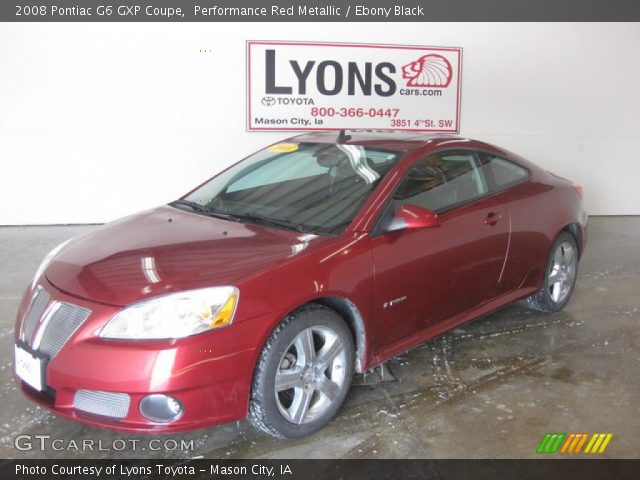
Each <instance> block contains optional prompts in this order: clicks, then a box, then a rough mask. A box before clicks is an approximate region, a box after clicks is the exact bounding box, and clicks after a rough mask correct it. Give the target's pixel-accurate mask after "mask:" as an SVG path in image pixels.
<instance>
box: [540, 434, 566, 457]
mask: <svg viewBox="0 0 640 480" xmlns="http://www.w3.org/2000/svg"><path fill="white" fill-rule="evenodd" d="M565 436H566V434H564V433H546V434H545V436H544V437H543V438H542V441H541V442H540V445H538V449H537V450H536V453H556V451H557V450H558V448H560V445H561V444H562V440H564V437H565Z"/></svg>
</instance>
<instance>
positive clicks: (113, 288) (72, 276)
mask: <svg viewBox="0 0 640 480" xmlns="http://www.w3.org/2000/svg"><path fill="white" fill-rule="evenodd" d="M331 240H332V238H331V237H318V236H316V235H311V234H304V233H297V232H294V231H288V230H283V229H278V228H269V227H263V226H259V225H252V224H245V223H237V222H232V221H227V220H222V219H217V218H212V217H207V216H203V215H198V214H195V213H192V212H187V211H183V210H179V209H177V208H173V207H169V206H164V207H159V208H156V209H153V210H149V211H146V212H142V213H139V214H136V215H132V216H130V217H126V218H124V219H121V220H118V221H115V222H112V223H109V224H106V225H104V226H102V227H99V228H97V229H96V230H94V231H92V232H90V233H88V234H86V235H83V236H81V237H78V238H75V239H73V240H72V241H71V242H69V244H67V245H66V246H65V247H64V248H63V249H62V251H61V252H60V253H59V254H58V255H57V256H56V257H55V259H54V261H53V262H52V263H51V264H50V265H49V266H48V267H47V269H46V270H45V277H46V278H47V280H48V281H49V282H51V284H53V285H54V286H55V287H56V288H59V289H60V290H62V291H64V292H66V293H69V294H71V295H75V296H78V297H82V298H85V299H88V300H92V301H96V302H100V303H106V304H110V305H118V306H122V305H128V304H131V303H133V302H136V301H140V300H143V299H145V298H149V297H154V296H158V295H162V294H166V293H171V292H175V291H180V290H187V289H193V288H203V287H209V286H216V285H235V284H237V282H238V281H239V280H240V279H243V278H245V277H248V276H252V275H256V274H259V273H260V272H263V271H265V270H267V269H269V268H271V267H273V266H275V265H277V264H281V263H282V262H284V261H288V260H293V259H294V257H296V256H298V255H302V254H304V253H306V252H308V251H311V250H315V249H316V248H318V247H319V246H321V245H326V243H327V242H329V241H331Z"/></svg>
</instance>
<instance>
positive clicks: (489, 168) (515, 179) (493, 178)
mask: <svg viewBox="0 0 640 480" xmlns="http://www.w3.org/2000/svg"><path fill="white" fill-rule="evenodd" d="M480 159H481V163H482V171H483V173H484V175H485V177H486V178H487V180H488V181H489V182H490V183H491V184H492V185H493V187H494V188H495V190H502V189H503V188H505V187H509V186H511V185H515V184H516V183H520V182H522V181H523V180H525V179H527V178H529V171H528V170H527V169H526V168H523V167H521V166H520V165H516V164H515V163H513V162H510V161H508V160H505V159H504V158H500V157H496V156H495V155H490V154H488V153H480Z"/></svg>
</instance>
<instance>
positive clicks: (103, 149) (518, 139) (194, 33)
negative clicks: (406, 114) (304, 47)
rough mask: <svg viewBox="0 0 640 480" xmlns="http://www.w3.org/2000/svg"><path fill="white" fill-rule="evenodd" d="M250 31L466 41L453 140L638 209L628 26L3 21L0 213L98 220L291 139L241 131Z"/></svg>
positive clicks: (634, 27)
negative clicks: (509, 154)
mask: <svg viewBox="0 0 640 480" xmlns="http://www.w3.org/2000/svg"><path fill="white" fill-rule="evenodd" d="M247 39H269V40H278V39H282V40H324V41H353V42H372V43H395V44H402V43H406V44H414V45H415V44H417V45H434V46H459V47H463V48H464V60H463V84H462V118H461V133H462V134H463V135H468V136H471V137H475V138H478V139H482V140H487V141H490V142H494V143H496V144H498V145H500V146H503V147H505V148H508V149H511V150H514V151H516V152H518V153H520V154H522V155H523V156H525V157H528V158H529V159H531V160H533V161H535V162H537V163H538V164H540V165H542V166H544V167H546V168H548V169H551V170H553V171H554V172H556V173H558V174H560V175H564V176H567V177H569V178H571V179H573V180H575V181H577V182H579V183H581V184H582V185H583V186H584V188H585V192H586V202H587V207H588V210H589V211H590V213H592V214H607V215H620V214H640V201H639V200H640V195H639V193H638V191H639V187H640V162H639V160H638V155H639V153H638V152H640V82H639V79H640V55H639V54H638V51H637V48H638V45H640V24H637V23H636V24H620V23H616V24H597V23H596V24H561V23H553V24H526V23H525V24H503V23H497V24H493V23H475V24H474V23H460V24H456V23H442V24H428V23H416V24H401V23H395V24H392V23H375V24H323V25H317V24H316V25H314V24H310V23H308V24H273V23H272V24H221V23H208V24H207V23H202V24H115V23H114V24H55V23H52V24H44V23H42V24H7V23H4V24H0V224H49V223H85V222H104V221H109V220H112V219H115V218H117V217H120V216H123V215H125V214H128V213H132V212H135V211H138V210H141V209H144V208H147V207H151V206H154V205H157V204H161V203H165V202H168V201H170V200H172V199H175V198H176V197H178V196H179V195H181V194H183V193H184V192H186V191H187V190H189V189H190V188H191V187H193V186H195V185H196V184H197V183H199V182H200V181H202V180H204V179H206V178H208V177H209V176H211V175H212V174H213V173H215V172H216V171H217V170H219V169H221V168H222V167H224V166H225V165H227V164H229V163H231V162H233V161H235V160H237V159H239V158H241V157H242V156H244V155H246V154H248V153H250V152H252V151H253V150H256V149H258V148H259V147H261V146H263V145H265V144H267V143H268V142H272V141H275V140H277V139H279V138H283V137H284V136H287V134H286V133H284V134H283V133H248V132H246V131H245V40H247ZM201 49H211V51H210V52H205V53H202V52H200V50H201Z"/></svg>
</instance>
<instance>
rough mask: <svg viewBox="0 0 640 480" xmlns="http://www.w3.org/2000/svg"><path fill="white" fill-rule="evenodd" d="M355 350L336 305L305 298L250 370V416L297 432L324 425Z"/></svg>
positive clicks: (285, 434) (283, 433) (281, 431)
mask: <svg viewBox="0 0 640 480" xmlns="http://www.w3.org/2000/svg"><path fill="white" fill-rule="evenodd" d="M354 365H355V351H354V344H353V337H352V335H351V331H350V330H349V327H348V326H347V325H346V324H345V322H344V320H343V319H342V318H341V317H340V315H338V314H337V313H336V312H335V311H334V310H332V309H330V308H328V307H325V306H323V305H319V304H309V305H305V306H304V307H301V308H299V309H298V310H296V311H295V312H293V313H292V314H290V315H289V316H287V317H286V318H285V319H284V320H283V321H282V322H281V323H280V325H278V327H277V328H276V329H275V330H274V332H273V333H272V334H271V336H270V337H269V339H268V340H267V342H266V343H265V345H264V347H263V349H262V352H261V354H260V358H259V360H258V364H257V367H256V371H255V374H254V379H253V384H252V389H251V401H250V404H249V416H248V419H249V422H251V424H252V425H253V426H254V427H256V428H257V429H258V430H261V431H263V432H265V433H267V434H269V435H272V436H275V437H280V438H298V437H303V436H305V435H309V434H311V433H313V432H315V431H317V430H319V429H321V428H322V427H324V426H325V425H326V424H327V423H328V422H329V421H330V420H331V418H332V417H333V416H334V415H335V413H336V412H337V411H338V409H339V408H340V405H341V404H342V402H343V401H344V399H345V397H346V396H347V392H348V391H349V387H350V385H351V381H352V379H353V374H354Z"/></svg>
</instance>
